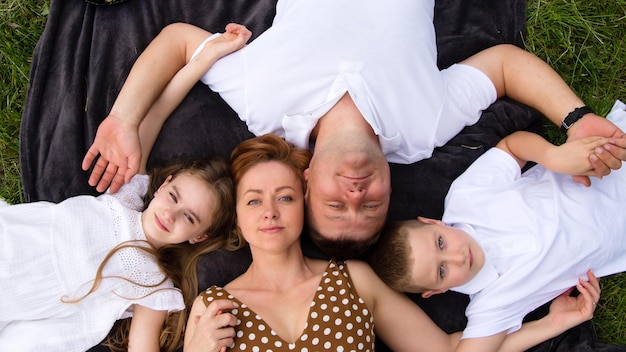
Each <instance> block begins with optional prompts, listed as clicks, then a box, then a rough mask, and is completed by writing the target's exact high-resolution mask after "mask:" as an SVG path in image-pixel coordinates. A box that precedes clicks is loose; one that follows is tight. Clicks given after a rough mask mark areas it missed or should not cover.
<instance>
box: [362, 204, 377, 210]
mask: <svg viewBox="0 0 626 352" xmlns="http://www.w3.org/2000/svg"><path fill="white" fill-rule="evenodd" d="M363 207H365V208H366V209H376V208H378V204H365V205H364V206H363Z"/></svg>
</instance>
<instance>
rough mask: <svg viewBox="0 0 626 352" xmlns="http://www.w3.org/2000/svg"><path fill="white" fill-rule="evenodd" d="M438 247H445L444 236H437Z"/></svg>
mask: <svg viewBox="0 0 626 352" xmlns="http://www.w3.org/2000/svg"><path fill="white" fill-rule="evenodd" d="M437 247H439V249H443V238H441V237H439V238H437Z"/></svg>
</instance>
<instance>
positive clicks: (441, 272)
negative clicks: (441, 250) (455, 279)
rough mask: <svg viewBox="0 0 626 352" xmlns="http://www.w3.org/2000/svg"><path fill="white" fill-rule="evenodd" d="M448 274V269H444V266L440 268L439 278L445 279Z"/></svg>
mask: <svg viewBox="0 0 626 352" xmlns="http://www.w3.org/2000/svg"><path fill="white" fill-rule="evenodd" d="M445 273H446V269H445V268H444V267H443V265H441V266H439V277H440V278H442V279H443V276H444V275H445Z"/></svg>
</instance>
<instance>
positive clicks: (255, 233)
mask: <svg viewBox="0 0 626 352" xmlns="http://www.w3.org/2000/svg"><path fill="white" fill-rule="evenodd" d="M303 223H304V190H303V189H302V182H301V181H300V178H298V176H297V175H296V174H295V173H294V171H293V170H292V169H290V168H289V167H287V166H286V165H285V164H283V163H281V162H278V161H269V162H261V163H259V164H257V165H254V166H253V167H251V168H250V169H249V170H248V171H247V172H246V173H245V174H244V175H243V177H242V178H241V180H240V181H239V184H238V185H237V224H238V226H239V229H240V230H241V233H242V234H243V237H244V238H245V240H246V241H247V242H248V243H249V244H250V247H251V248H262V249H264V250H266V251H270V252H276V253H278V252H281V251H284V250H286V249H287V248H289V247H290V246H292V245H294V244H297V245H298V246H299V245H300V244H299V239H300V234H301V232H302V226H303Z"/></svg>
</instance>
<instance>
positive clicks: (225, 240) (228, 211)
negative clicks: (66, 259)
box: [88, 156, 243, 351]
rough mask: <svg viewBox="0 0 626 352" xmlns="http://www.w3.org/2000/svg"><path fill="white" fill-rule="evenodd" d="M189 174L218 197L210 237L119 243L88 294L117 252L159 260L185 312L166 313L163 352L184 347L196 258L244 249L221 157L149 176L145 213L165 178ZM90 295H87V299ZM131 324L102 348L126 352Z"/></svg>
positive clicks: (230, 184)
mask: <svg viewBox="0 0 626 352" xmlns="http://www.w3.org/2000/svg"><path fill="white" fill-rule="evenodd" d="M181 174H187V175H192V176H196V177H199V178H200V179H202V180H204V181H206V182H207V183H208V184H209V185H211V186H212V187H213V189H214V191H215V194H216V195H217V198H218V199H217V200H216V201H217V204H219V206H218V207H217V210H216V212H215V214H213V222H212V223H211V226H210V227H209V228H208V229H207V233H208V234H209V238H208V239H206V240H204V241H202V242H200V243H197V244H193V245H192V244H190V243H188V242H184V243H180V244H173V245H166V246H163V247H161V248H159V249H156V248H155V247H153V246H152V245H150V244H149V243H147V242H145V243H141V244H133V243H129V242H124V243H121V244H120V245H118V246H116V247H115V248H113V249H112V250H111V251H110V252H109V253H108V254H107V256H106V258H105V259H104V260H103V262H102V264H101V265H100V267H99V269H98V271H97V273H96V277H95V280H94V283H93V285H92V288H91V290H90V291H89V293H91V292H93V291H94V290H96V289H97V287H98V285H99V283H100V282H101V281H102V279H103V276H102V269H103V267H104V266H105V265H106V263H107V262H108V260H109V259H110V258H111V257H112V256H113V255H114V254H115V253H116V252H117V251H118V250H120V249H122V248H127V247H133V248H138V249H140V250H143V251H145V252H147V253H149V254H151V255H154V257H155V258H156V259H157V262H158V264H159V267H160V269H161V271H162V272H163V273H164V274H165V276H166V277H167V278H169V279H171V280H172V282H173V283H174V286H175V287H177V288H179V289H180V290H181V292H182V295H183V299H184V302H185V307H186V309H184V310H183V311H180V312H176V313H171V314H168V316H167V319H166V321H165V323H164V325H163V330H162V331H161V339H160V345H161V351H176V350H178V349H180V348H181V347H182V344H183V339H184V331H185V325H186V323H187V319H188V315H189V310H188V308H189V307H191V305H192V304H193V301H194V299H195V298H196V296H197V294H198V273H197V268H196V266H197V263H198V259H199V258H200V256H202V255H203V254H206V253H209V252H212V251H214V250H216V249H220V248H225V249H228V250H236V249H239V248H241V247H242V246H243V242H242V241H240V240H239V238H238V237H237V236H235V235H233V228H234V225H235V193H234V186H233V181H232V178H231V175H230V171H229V165H228V164H227V163H226V162H225V161H224V160H223V159H221V158H218V157H213V156H208V157H205V158H201V159H196V160H192V161H182V162H179V163H177V164H173V165H170V166H166V167H162V168H158V169H155V170H153V171H152V172H151V175H150V184H149V187H148V191H147V192H146V196H145V197H144V209H145V208H147V206H148V204H149V203H150V201H152V199H153V198H154V193H155V192H156V191H157V190H158V189H159V187H160V186H161V185H162V184H163V182H164V181H165V179H166V178H167V177H168V176H170V175H171V176H172V179H174V178H176V177H177V176H178V175H181ZM89 293H88V294H89ZM129 331H130V319H126V320H124V321H121V322H120V326H119V327H118V328H117V329H116V330H115V333H113V334H109V336H108V337H107V340H106V342H105V343H104V345H105V346H107V347H109V348H110V349H111V350H113V351H125V350H126V349H127V345H128V334H129Z"/></svg>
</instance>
